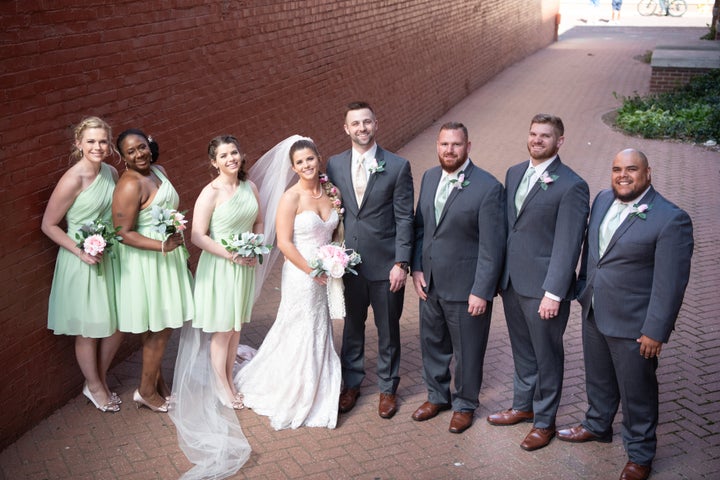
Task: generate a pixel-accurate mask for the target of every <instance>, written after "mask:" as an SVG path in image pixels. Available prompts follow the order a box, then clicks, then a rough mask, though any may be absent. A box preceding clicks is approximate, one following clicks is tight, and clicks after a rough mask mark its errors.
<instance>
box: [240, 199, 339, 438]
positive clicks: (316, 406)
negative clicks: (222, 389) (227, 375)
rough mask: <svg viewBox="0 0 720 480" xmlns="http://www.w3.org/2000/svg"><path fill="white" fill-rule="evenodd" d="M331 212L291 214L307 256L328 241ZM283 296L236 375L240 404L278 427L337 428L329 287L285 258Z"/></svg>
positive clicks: (297, 238) (298, 243) (332, 225)
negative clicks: (264, 333)
mask: <svg viewBox="0 0 720 480" xmlns="http://www.w3.org/2000/svg"><path fill="white" fill-rule="evenodd" d="M338 221H339V220H338V215H337V212H335V210H332V211H331V214H330V217H329V218H328V219H327V220H326V221H323V220H322V218H320V217H319V216H318V215H317V214H316V213H315V212H311V211H305V212H301V213H300V214H298V215H297V216H296V217H295V226H294V234H293V242H294V243H295V246H296V247H297V249H298V250H299V251H300V253H301V254H302V255H303V257H305V258H306V259H307V260H311V259H312V258H313V257H314V255H315V252H316V250H317V248H318V247H320V246H322V245H325V244H327V243H329V242H330V241H331V238H332V233H333V230H335V227H337V225H338ZM281 288H282V290H281V291H282V298H281V300H280V307H279V308H278V313H277V318H276V319H275V323H274V324H273V326H272V327H271V328H270V331H269V332H268V334H267V336H266V337H265V340H264V341H263V343H262V345H261V346H260V348H259V349H258V352H257V354H256V355H255V357H253V359H252V360H251V361H250V362H248V363H247V365H245V366H244V367H243V368H242V369H240V371H239V372H238V373H237V375H236V376H235V384H236V385H237V387H238V390H239V391H240V392H241V393H242V394H243V396H244V399H243V401H244V403H245V405H246V406H247V407H249V408H252V409H253V410H254V411H255V412H257V413H259V414H261V415H265V416H268V417H270V423H271V425H272V427H273V428H274V429H276V430H281V429H284V428H297V427H300V426H303V425H304V426H308V427H327V428H335V425H336V423H337V414H338V397H339V395H340V382H341V372H340V358H339V357H338V355H337V352H336V351H335V347H334V345H333V335H332V323H331V320H330V315H329V312H328V299H327V289H326V288H325V287H324V286H322V285H319V284H318V283H316V282H315V281H314V280H313V279H312V278H310V276H308V275H307V274H306V273H304V272H303V271H301V270H299V269H298V268H296V267H295V266H294V265H293V264H292V263H291V262H289V261H285V264H284V265H283V269H282V286H281Z"/></svg>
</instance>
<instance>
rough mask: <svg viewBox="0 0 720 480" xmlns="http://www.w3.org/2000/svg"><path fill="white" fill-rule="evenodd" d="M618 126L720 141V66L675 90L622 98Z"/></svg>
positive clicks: (632, 131)
mask: <svg viewBox="0 0 720 480" xmlns="http://www.w3.org/2000/svg"><path fill="white" fill-rule="evenodd" d="M622 101H623V105H622V107H620V109H619V110H618V115H617V119H616V120H615V125H616V126H617V127H618V128H621V129H622V130H624V131H626V132H627V133H629V134H632V135H640V136H642V137H645V138H675V139H680V140H691V141H696V142H704V141H706V140H710V139H712V140H715V141H718V140H720V69H717V70H713V71H712V72H710V73H707V74H705V75H700V76H697V77H695V78H693V79H692V80H691V81H690V83H689V84H687V85H685V86H683V87H680V88H678V89H677V90H674V91H672V92H667V93H662V94H659V95H648V96H645V97H641V96H640V95H638V94H637V93H635V95H633V96H631V97H623V98H622Z"/></svg>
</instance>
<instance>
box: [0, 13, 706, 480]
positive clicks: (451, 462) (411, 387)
mask: <svg viewBox="0 0 720 480" xmlns="http://www.w3.org/2000/svg"><path fill="white" fill-rule="evenodd" d="M700 25H702V23H700ZM705 30H706V29H704V28H651V27H649V28H640V27H634V26H626V25H623V26H621V27H617V26H603V27H582V28H573V29H570V30H569V31H567V32H566V33H565V34H564V35H563V36H562V37H561V41H560V42H558V43H556V44H554V45H552V46H550V47H548V48H546V49H544V50H542V51H540V52H538V53H536V54H534V55H532V56H531V57H529V58H527V59H526V60H523V61H521V62H518V63H517V64H515V65H513V66H512V67H510V68H508V69H507V70H505V71H504V72H502V73H501V74H500V75H498V76H497V77H496V78H495V79H493V80H492V81H491V82H489V83H488V84H487V85H485V86H484V87H482V88H481V89H479V90H478V91H476V92H474V93H473V94H471V95H470V96H469V97H468V98H467V99H466V100H464V101H463V102H462V103H461V104H460V105H458V106H456V107H455V108H453V109H452V110H451V111H450V112H449V113H448V114H447V115H445V116H444V117H443V118H440V119H438V121H437V124H436V125H433V126H432V127H430V128H429V129H428V130H427V131H425V132H423V133H421V134H420V135H418V137H416V138H415V139H414V140H413V141H411V142H410V143H409V144H408V145H406V146H405V147H404V148H403V149H402V150H401V151H400V153H401V154H402V155H404V156H406V157H407V158H409V159H411V161H412V163H413V168H414V173H415V178H416V182H417V183H419V180H420V176H421V173H422V172H423V171H424V170H425V169H426V168H428V167H430V166H432V165H434V163H435V161H436V159H435V155H434V153H433V152H434V141H435V137H436V134H437V129H438V128H439V125H440V124H441V123H443V122H444V121H447V120H450V119H452V120H460V121H462V122H464V123H465V124H466V125H467V126H468V128H469V130H470V134H471V140H472V141H473V148H472V151H471V157H472V158H473V159H474V160H475V161H476V162H477V163H479V164H480V165H481V166H483V167H484V168H486V169H488V170H489V171H491V172H492V173H493V174H495V175H496V176H498V177H499V178H500V179H502V178H503V177H504V172H505V170H506V169H507V167H508V166H509V165H511V164H514V163H516V162H518V161H521V160H522V159H524V158H526V151H525V138H526V133H527V128H528V121H529V119H530V118H531V116H532V115H533V114H535V113H537V112H540V111H545V112H553V113H556V114H558V115H560V116H562V117H563V119H564V121H565V123H566V137H567V139H566V143H565V145H564V146H563V147H562V150H561V155H562V157H563V159H564V161H566V162H567V163H569V164H570V165H571V166H572V167H573V168H575V169H576V170H577V171H578V172H579V173H580V174H581V175H582V176H583V177H584V178H585V179H586V180H587V181H588V183H589V185H590V188H591V196H594V194H595V193H597V192H598V191H599V190H600V189H601V188H604V187H605V186H606V185H607V184H608V181H609V164H610V161H611V159H612V157H613V156H614V154H615V153H616V152H617V151H619V150H621V149H623V148H625V147H629V146H633V147H636V148H640V149H642V150H643V151H645V152H646V153H647V154H648V157H649V158H650V161H651V165H652V167H653V183H654V185H655V186H656V187H657V188H658V190H659V191H660V192H662V193H663V194H665V195H666V196H667V197H669V198H670V199H671V200H673V201H674V202H676V203H677V204H679V205H680V206H681V207H683V208H685V209H686V210H688V212H689V213H690V215H691V216H692V218H693V221H694V226H695V240H696V247H695V255H694V257H693V267H692V273H691V279H690V284H689V287H688V293H687V295H686V298H685V305H684V306H683V308H682V310H681V313H680V318H679V320H678V324H677V330H676V332H675V333H674V335H673V336H672V337H671V340H670V343H669V344H668V345H667V346H666V347H665V349H664V350H663V356H662V358H661V361H660V368H659V371H658V372H659V378H660V381H661V387H660V390H661V415H660V419H661V423H660V428H659V430H658V433H659V445H658V455H657V459H656V461H655V464H654V466H653V467H654V469H653V472H654V473H653V476H652V478H653V479H656V480H661V479H678V478H681V479H698V478H715V475H716V472H717V471H720V428H718V424H719V423H720V374H719V373H718V372H717V368H716V365H718V364H720V348H718V347H720V333H719V331H718V330H719V328H718V327H717V322H716V317H715V315H718V313H720V300H718V296H717V292H718V290H719V287H720V279H719V277H718V273H717V272H718V270H719V268H718V267H719V265H718V264H719V263H720V245H719V244H718V241H717V239H718V238H720V231H719V230H720V222H719V221H720V215H718V214H719V213H720V197H719V196H718V187H717V186H718V184H720V182H719V178H718V170H719V168H720V154H719V153H717V152H714V151H710V150H707V149H704V148H702V147H697V146H692V145H686V144H681V143H677V142H672V141H652V140H642V139H635V138H630V137H627V136H624V135H622V134H621V133H619V132H616V131H613V130H612V129H611V128H609V127H608V126H606V125H605V123H603V120H602V117H603V115H604V114H606V113H607V112H609V111H611V110H613V109H614V108H615V107H616V106H617V105H619V101H618V100H617V99H616V98H615V97H614V96H613V92H617V93H618V94H619V95H630V94H632V93H633V92H635V91H638V92H640V93H642V92H646V91H647V88H648V84H649V78H650V68H649V66H648V65H647V64H644V63H642V62H640V61H639V60H637V59H636V58H637V57H639V56H642V55H643V54H644V52H645V51H646V50H651V49H652V48H653V47H654V45H656V44H660V43H662V44H667V43H672V42H673V41H683V40H685V39H695V38H697V37H698V36H700V35H702V34H703V33H705ZM278 285H279V278H278V274H277V273H276V274H275V275H273V276H271V278H270V280H269V281H268V283H267V284H266V287H265V290H264V292H263V295H262V299H261V301H260V302H259V303H258V304H257V306H256V309H255V314H254V317H253V322H252V323H251V324H249V325H248V327H247V328H245V330H244V332H243V338H244V342H245V343H249V344H251V345H254V346H257V345H259V343H260V342H261V341H262V338H263V337H264V335H265V333H266V332H267V330H268V328H269V326H270V324H271V322H272V319H273V318H274V313H275V309H276V308H277V303H278V300H279V291H278ZM369 324H370V325H371V324H372V323H371V322H369ZM401 328H402V339H403V357H402V365H401V375H402V381H401V383H400V388H399V391H398V393H399V395H400V411H399V413H398V414H397V415H396V417H395V418H393V419H391V420H383V419H380V418H379V417H378V415H377V413H376V409H377V390H376V387H375V380H376V378H375V376H374V374H373V373H372V370H373V369H374V365H375V357H376V347H375V345H374V343H375V341H376V335H375V333H374V331H373V328H368V350H369V352H368V356H369V374H368V378H367V379H366V381H365V383H364V385H363V388H362V396H361V397H360V399H359V403H358V406H357V407H356V408H355V409H354V410H353V411H352V412H351V413H349V414H346V415H342V416H341V417H340V420H339V422H338V427H337V429H335V430H327V429H314V428H300V429H298V430H295V431H281V432H275V431H273V430H272V429H271V428H270V426H269V422H268V421H267V419H266V418H265V417H259V416H257V415H255V414H254V413H253V412H252V411H249V410H243V411H241V412H239V414H238V415H239V418H240V421H241V424H242V426H243V430H244V431H245V434H246V435H247V437H248V439H249V441H250V444H251V445H252V447H253V454H252V456H251V458H250V460H249V461H248V463H247V464H246V465H245V466H244V467H243V469H242V470H241V472H240V473H239V474H238V475H236V477H235V478H238V479H242V478H248V479H283V478H293V479H344V478H348V479H349V478H358V479H383V480H386V479H411V478H412V479H477V478H484V479H485V478H487V479H533V480H535V479H545V478H553V479H605V478H617V476H618V475H619V472H620V470H621V469H622V466H623V465H624V464H625V461H626V456H625V453H624V451H623V448H622V441H621V439H620V434H619V431H620V426H619V418H620V417H618V418H617V419H616V425H615V432H616V433H615V436H614V439H613V443H612V444H609V445H608V444H588V445H571V444H567V443H563V442H558V441H553V442H552V443H551V444H550V446H548V447H547V448H545V449H542V450H539V451H536V452H532V453H528V452H524V451H522V450H521V449H520V448H519V446H518V444H519V442H520V441H521V440H522V439H523V437H524V435H525V434H526V433H527V430H528V425H527V424H523V425H519V426H512V427H491V426H490V425H488V424H487V423H486V422H485V421H484V417H485V416H486V415H487V414H489V413H491V412H493V411H495V410H497V409H500V408H506V407H508V406H510V401H511V397H512V358H511V355H510V346H509V342H508V339H507V329H506V327H505V324H504V318H503V315H502V306H501V305H500V302H499V301H498V302H496V305H495V307H494V320H493V326H492V328H491V333H490V342H489V345H488V350H487V356H486V367H485V380H484V384H483V388H482V391H481V398H480V403H481V406H480V409H479V410H478V412H477V414H476V423H475V425H474V426H473V427H472V428H471V429H470V430H468V431H467V432H465V433H464V434H462V435H453V434H450V433H448V432H447V427H448V423H449V419H450V413H449V412H444V413H441V414H440V415H439V416H438V418H436V419H433V420H430V421H428V422H423V423H417V422H413V421H412V420H411V419H410V414H411V413H412V411H413V410H414V409H415V407H416V406H417V405H419V404H420V403H421V402H422V401H424V400H425V389H424V386H423V383H422V378H421V370H420V365H421V360H420V350H419V345H418V330H417V298H416V296H415V295H414V294H413V293H412V292H411V291H408V292H407V293H406V308H405V313H404V315H403V318H402V325H401ZM340 331H341V324H340V322H337V323H336V324H335V341H336V345H339V344H340V340H341V339H340ZM565 344H566V351H567V352H566V355H567V358H566V377H565V388H564V394H563V400H562V405H561V408H560V412H559V416H558V426H566V425H573V424H575V423H577V422H578V421H579V420H580V419H581V418H582V417H583V414H584V410H585V407H586V404H585V394H584V373H583V366H582V349H581V345H580V324H579V307H578V306H577V304H576V303H574V304H573V311H572V314H571V318H570V322H569V325H568V331H567V333H566V335H565ZM176 346H177V335H175V337H174V341H173V342H172V344H171V346H170V348H169V351H168V355H167V359H168V361H167V362H166V366H165V369H166V375H167V377H168V378H171V377H172V358H173V354H174V352H175V349H176ZM138 372H139V355H134V356H133V357H131V358H130V359H129V360H127V361H125V362H123V363H122V364H121V365H119V366H117V367H116V368H114V369H113V371H112V377H113V383H114V385H115V386H116V389H117V391H118V392H119V393H120V395H121V396H122V398H123V399H124V401H125V403H124V404H123V409H122V411H121V412H120V413H118V414H112V415H111V414H100V413H99V412H96V411H94V410H93V409H92V408H91V406H89V405H87V404H86V401H85V399H84V397H82V396H79V397H77V398H76V399H74V400H72V401H71V402H69V403H68V404H67V405H65V406H64V407H63V408H61V409H59V410H58V411H56V412H55V413H54V414H53V415H51V416H50V417H48V418H47V419H46V420H44V421H43V422H41V423H40V424H39V425H37V426H36V427H35V428H33V429H32V430H31V431H29V432H28V433H27V434H25V435H24V436H23V437H21V438H20V439H19V440H18V441H16V442H15V443H14V444H12V445H11V446H10V447H8V448H6V449H5V450H4V451H3V452H1V453H0V479H8V480H10V479H12V480H15V479H93V480H100V479H124V480H131V479H138V480H139V479H143V480H145V479H163V480H166V479H175V478H178V476H179V475H180V474H181V473H182V472H184V471H185V470H187V469H188V468H189V467H190V464H189V462H188V461H187V460H186V459H185V457H184V455H183V454H182V452H181V451H180V450H179V448H178V446H177V441H176V438H175V431H174V427H173V424H172V422H170V420H169V418H168V417H167V416H166V415H160V414H155V413H152V412H150V411H149V410H147V409H141V410H136V409H135V408H133V404H132V401H131V394H132V391H133V389H134V388H135V386H136V383H137V378H138Z"/></svg>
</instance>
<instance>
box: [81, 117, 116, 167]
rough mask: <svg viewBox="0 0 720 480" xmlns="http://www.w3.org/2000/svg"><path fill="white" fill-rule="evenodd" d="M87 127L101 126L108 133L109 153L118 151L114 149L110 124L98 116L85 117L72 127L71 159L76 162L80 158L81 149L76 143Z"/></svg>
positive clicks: (113, 153)
mask: <svg viewBox="0 0 720 480" xmlns="http://www.w3.org/2000/svg"><path fill="white" fill-rule="evenodd" d="M88 128H102V129H103V130H105V132H107V135H108V146H109V147H110V155H115V154H117V153H118V151H117V150H116V149H115V145H113V143H112V138H113V136H112V128H110V125H108V123H107V122H106V121H105V120H103V119H101V118H99V117H85V118H83V119H82V120H81V121H80V123H78V124H77V125H75V128H74V129H73V134H74V142H73V145H72V150H71V152H70V159H71V160H73V161H74V162H77V161H79V160H80V159H81V158H82V154H83V153H82V150H81V149H80V148H78V146H77V144H78V143H80V142H81V141H82V137H83V134H84V133H85V130H87V129H88Z"/></svg>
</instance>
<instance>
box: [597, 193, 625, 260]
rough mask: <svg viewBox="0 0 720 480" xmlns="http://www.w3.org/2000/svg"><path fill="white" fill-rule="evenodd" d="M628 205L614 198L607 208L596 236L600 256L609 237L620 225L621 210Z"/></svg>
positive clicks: (605, 247)
mask: <svg viewBox="0 0 720 480" xmlns="http://www.w3.org/2000/svg"><path fill="white" fill-rule="evenodd" d="M628 206H629V205H628V204H627V203H622V202H621V201H619V200H615V201H614V202H613V204H612V206H611V207H610V209H609V210H608V212H607V214H606V215H605V218H604V219H603V222H602V224H601V225H600V235H599V238H598V247H599V250H600V256H601V257H602V256H603V255H604V254H605V250H606V249H607V246H608V244H609V243H610V239H611V238H612V237H613V235H615V230H617V228H618V227H619V226H620V219H622V215H623V212H625V209H626V208H627V207H628Z"/></svg>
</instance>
